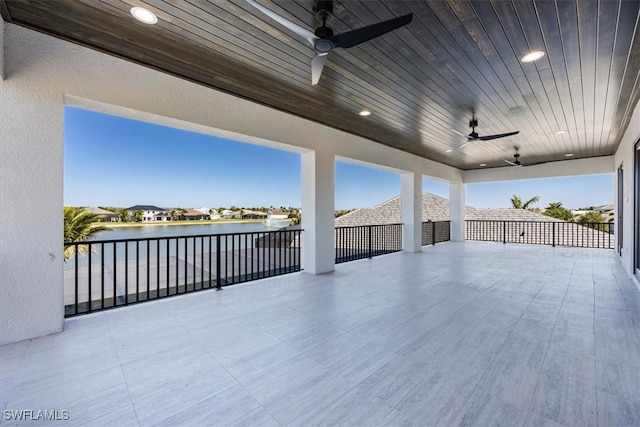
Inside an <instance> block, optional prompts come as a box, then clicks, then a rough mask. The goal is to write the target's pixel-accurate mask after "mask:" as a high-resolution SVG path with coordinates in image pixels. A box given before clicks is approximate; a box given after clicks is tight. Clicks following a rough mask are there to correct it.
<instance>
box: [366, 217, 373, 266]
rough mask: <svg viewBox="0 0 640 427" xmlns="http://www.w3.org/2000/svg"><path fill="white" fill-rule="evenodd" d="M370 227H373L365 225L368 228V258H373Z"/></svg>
mask: <svg viewBox="0 0 640 427" xmlns="http://www.w3.org/2000/svg"><path fill="white" fill-rule="evenodd" d="M372 227H373V226H372V225H369V226H367V228H368V229H369V239H368V240H369V242H368V244H369V259H371V258H373V254H372V253H371V241H372V238H371V232H372Z"/></svg>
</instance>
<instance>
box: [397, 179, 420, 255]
mask: <svg viewBox="0 0 640 427" xmlns="http://www.w3.org/2000/svg"><path fill="white" fill-rule="evenodd" d="M400 182H401V190H400V196H401V197H400V203H401V215H402V224H403V226H402V250H403V251H405V252H421V251H422V175H421V174H419V173H417V172H405V173H403V174H402V175H401V180H400Z"/></svg>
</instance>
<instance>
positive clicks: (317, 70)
mask: <svg viewBox="0 0 640 427" xmlns="http://www.w3.org/2000/svg"><path fill="white" fill-rule="evenodd" d="M327 56H329V55H328V54H326V53H325V54H324V55H318V54H316V56H314V57H313V59H312V60H311V84H312V85H317V84H318V81H319V80H320V76H321V75H322V69H323V68H324V63H325V62H327Z"/></svg>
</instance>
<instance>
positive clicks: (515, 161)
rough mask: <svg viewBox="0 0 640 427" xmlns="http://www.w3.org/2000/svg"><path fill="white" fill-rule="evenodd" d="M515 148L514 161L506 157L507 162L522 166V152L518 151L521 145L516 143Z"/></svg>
mask: <svg viewBox="0 0 640 427" xmlns="http://www.w3.org/2000/svg"><path fill="white" fill-rule="evenodd" d="M513 149H514V150H516V152H515V154H514V155H513V161H511V160H507V159H505V160H504V161H505V163H507V164H510V165H511V166H522V163H520V153H518V150H520V147H518V146H517V145H514V146H513Z"/></svg>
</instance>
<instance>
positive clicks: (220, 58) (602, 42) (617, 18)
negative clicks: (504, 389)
mask: <svg viewBox="0 0 640 427" xmlns="http://www.w3.org/2000/svg"><path fill="white" fill-rule="evenodd" d="M257 1H258V2H259V3H261V4H262V5H264V6H265V7H267V8H269V9H271V10H272V11H274V12H276V13H277V14H279V15H281V16H283V17H285V18H287V19H289V20H291V21H293V22H295V23H297V24H298V25H301V26H303V27H305V28H309V29H311V30H313V29H314V28H316V27H317V26H318V25H319V24H318V23H317V21H316V20H315V16H314V13H313V8H314V2H313V1H312V0H295V1H294V0H287V1H274V2H272V1H268V0H257ZM132 6H143V7H146V8H148V9H150V10H151V11H153V12H154V13H156V15H157V16H158V18H159V21H158V23H157V24H156V25H145V24H142V23H139V22H137V21H135V20H134V19H133V18H132V16H131V14H130V8H131V7H132ZM0 10H2V15H3V18H4V19H5V20H6V21H8V22H12V23H15V24H17V25H23V26H26V27H29V28H32V29H35V30H37V31H42V32H45V33H48V34H51V35H53V36H56V37H61V38H63V39H66V40H70V41H72V42H75V43H79V44H81V45H84V46H88V47H91V48H95V49H98V50H100V51H103V52H106V53H109V54H113V55H117V56H119V57H123V58H126V59H128V60H132V61H134V62H137V63H140V64H143V65H146V66H149V67H152V68H155V69H157V70H161V71H164V72H168V73H171V74H174V75H177V76H180V77H183V78H186V79H189V80H192V81H195V82H198V83H201V84H203V85H206V86H209V87H212V88H216V89H220V90H223V91H226V92H230V93H233V94H236V95H238V96H241V97H243V98H247V99H250V100H253V101H256V102H259V103H262V104H265V105H269V106H272V107H274V108H277V109H280V110H284V111H287V112H290V113H292V114H295V115H297V116H301V117H305V118H308V119H311V120H314V121H317V122H320V123H323V124H326V125H328V126H332V127H335V128H338V129H341V130H344V131H347V132H350V133H353V134H356V135H360V136H363V137H366V138H369V139H371V140H374V141H377V142H380V143H383V144H386V145H389V146H392V147H395V148H398V149H400V150H404V151H407V152H410V153H414V154H417V155H419V156H423V157H425V158H430V159H434V160H437V161H440V162H443V163H445V164H449V165H452V166H456V167H459V168H462V169H475V168H479V167H480V166H479V165H480V164H481V163H485V164H486V165H487V166H486V167H497V166H504V165H505V163H504V160H505V159H512V158H513V157H512V156H513V146H514V145H518V146H519V147H520V153H521V160H522V162H523V163H524V164H530V163H537V162H547V161H558V160H566V159H567V157H566V156H565V155H566V154H573V157H572V158H585V157H597V156H606V155H610V154H613V153H614V152H615V150H616V148H617V146H618V144H619V143H620V138H621V136H622V134H623V133H624V130H625V129H626V127H627V125H628V123H629V120H630V117H631V113H632V111H633V107H634V106H635V105H636V103H637V102H638V98H639V97H640V77H639V76H640V25H639V19H640V0H600V1H595V0H594V1H591V0H587V1H583V0H558V1H552V0H539V1H529V0H518V1H507V0H464V1H463V0H451V1H429V2H426V1H354V0H349V1H336V2H335V4H334V14H335V18H334V19H333V20H332V21H331V22H330V24H329V26H330V27H331V28H332V29H333V30H334V31H335V32H336V33H341V32H344V31H348V30H351V29H355V28H359V27H362V26H365V25H370V24H374V23H376V22H379V21H382V20H386V19H391V18H393V17H396V16H400V15H404V14H407V13H410V12H412V13H413V14H414V18H413V22H411V23H410V24H409V25H407V26H406V27H403V28H401V29H399V30H396V31H394V32H392V33H389V34H386V35H384V36H382V37H380V38H378V39H374V40H372V41H369V42H367V43H364V44H361V45H359V46H356V47H353V48H351V49H348V50H345V49H336V50H335V51H333V52H331V54H330V55H329V59H328V61H327V63H326V66H325V69H324V72H323V75H322V78H321V79H320V83H319V84H318V85H317V86H312V85H311V84H310V61H311V58H312V56H313V50H312V49H310V48H309V46H308V45H307V42H306V40H303V39H301V38H300V37H298V36H296V35H295V34H293V33H291V32H290V31H288V30H285V29H282V28H281V27H279V26H277V25H276V24H274V22H273V21H271V20H270V19H269V18H267V17H265V16H264V15H262V14H261V13H260V12H259V11H257V10H256V9H254V8H253V7H251V6H250V5H249V4H248V3H246V2H245V1H244V0H229V1H227V0H209V1H207V0H180V1H163V0H144V1H142V0H58V1H50V0H42V1H28V0H0ZM534 49H540V50H543V51H544V52H546V55H545V56H544V57H543V58H542V59H540V60H538V61H536V62H532V63H523V62H521V61H520V58H521V57H522V56H523V55H524V54H526V53H527V52H529V51H531V50H534ZM362 109H367V110H370V111H371V112H372V114H371V115H370V116H369V117H360V116H359V115H358V114H357V113H358V112H359V111H360V110H362ZM474 115H475V117H477V119H478V121H479V127H478V128H477V129H476V130H477V131H478V133H480V135H487V134H494V133H503V132H508V131H513V130H519V131H520V134H519V135H516V136H512V137H508V138H504V139H496V140H492V141H484V142H483V141H474V142H471V143H469V144H467V145H465V146H464V147H463V148H462V149H458V147H460V146H461V145H462V144H463V143H464V142H466V135H467V134H468V133H469V132H470V131H471V130H470V129H469V120H470V119H471V118H472V117H473V116H474ZM559 132H560V133H559ZM447 150H453V151H452V152H447Z"/></svg>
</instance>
